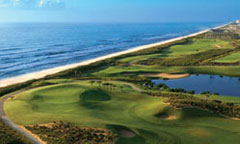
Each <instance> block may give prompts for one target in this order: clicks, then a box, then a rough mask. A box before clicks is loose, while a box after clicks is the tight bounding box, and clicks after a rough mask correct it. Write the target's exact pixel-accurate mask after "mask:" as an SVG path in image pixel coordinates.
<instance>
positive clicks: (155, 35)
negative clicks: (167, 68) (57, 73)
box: [0, 23, 221, 79]
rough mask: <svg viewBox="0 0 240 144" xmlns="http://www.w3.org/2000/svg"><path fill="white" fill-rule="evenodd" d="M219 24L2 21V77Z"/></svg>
mask: <svg viewBox="0 0 240 144" xmlns="http://www.w3.org/2000/svg"><path fill="white" fill-rule="evenodd" d="M220 24H221V23H160V24H156V23H155V24H57V23H52V24H48V23H19V24H17V23H15V24H13V23H12V24H7V23H5V24H0V79H3V78H8V77H12V76H18V75H22V74H26V73H30V72H35V71H39V70H43V69H47V68H52V67H57V66H62V65H66V64H72V63H77V62H81V61H84V60H88V59H91V58H96V57H99V56H103V55H107V54H110V53H114V52H119V51H123V50H127V49H130V48H132V47H135V46H139V45H143V44H150V43H154V42H159V41H163V40H167V39H171V38H175V37H179V36H183V35H188V34H190V33H193V32H197V31H200V30H203V29H206V28H209V27H214V26H216V25H220Z"/></svg>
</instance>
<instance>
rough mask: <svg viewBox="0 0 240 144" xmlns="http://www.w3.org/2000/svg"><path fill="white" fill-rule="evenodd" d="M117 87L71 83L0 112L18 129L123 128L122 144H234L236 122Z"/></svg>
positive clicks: (239, 126) (239, 124)
mask: <svg viewBox="0 0 240 144" xmlns="http://www.w3.org/2000/svg"><path fill="white" fill-rule="evenodd" d="M111 83H113V84H114V85H116V87H114V88H113V87H110V86H103V85H99V84H98V83H94V84H93V85H91V83H90V82H89V81H74V82H68V83H62V84H55V85H52V86H44V87H40V88H35V89H32V90H28V91H26V92H23V93H21V94H19V95H17V96H16V97H15V98H14V99H9V100H8V101H7V102H6V103H5V110H6V112H7V114H8V116H9V117H10V119H11V120H13V121H14V122H16V123H17V124H20V125H32V124H43V123H50V122H53V121H60V120H63V121H66V122H71V123H74V124H77V125H79V126H80V127H100V128H103V127H105V128H106V127H107V128H110V129H114V128H115V127H125V128H126V129H129V130H131V132H130V133H133V132H134V133H135V134H132V135H133V136H129V137H128V136H124V135H122V136H121V135H120V139H119V141H118V143H123V144H128V143H129V144H130V143H131V144H134V143H136V144H141V143H151V144H179V143H183V144H203V143H204V144H205V143H206V144H207V143H211V144H226V143H227V144H238V143H239V141H240V121H234V120H230V119H226V118H222V117H220V116H218V115H214V114H212V113H209V112H206V111H202V110H197V109H190V108H189V109H182V110H173V109H172V108H170V107H169V106H168V104H165V103H164V102H163V101H164V99H163V98H156V97H150V96H146V95H144V94H141V93H140V92H139V91H136V90H137V89H136V88H132V87H131V86H130V85H126V84H123V83H121V82H111Z"/></svg>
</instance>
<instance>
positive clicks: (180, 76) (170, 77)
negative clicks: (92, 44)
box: [147, 73, 190, 79]
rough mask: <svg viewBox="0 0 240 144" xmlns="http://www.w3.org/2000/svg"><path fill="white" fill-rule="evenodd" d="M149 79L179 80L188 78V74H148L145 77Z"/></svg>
mask: <svg viewBox="0 0 240 144" xmlns="http://www.w3.org/2000/svg"><path fill="white" fill-rule="evenodd" d="M147 76H149V77H160V78H167V79H180V78H185V77H188V76H190V74H168V73H160V74H150V75H147Z"/></svg>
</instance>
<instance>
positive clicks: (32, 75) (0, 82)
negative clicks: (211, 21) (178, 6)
mask: <svg viewBox="0 0 240 144" xmlns="http://www.w3.org/2000/svg"><path fill="white" fill-rule="evenodd" d="M226 25H228V24H225V25H222V26H218V27H215V29H218V28H221V27H224V26H226ZM209 30H210V29H206V30H203V31H200V32H196V33H193V34H190V35H187V36H182V37H177V38H173V39H170V40H166V41H162V42H157V43H153V44H148V45H143V46H139V47H135V48H132V49H129V50H125V51H121V52H116V53H113V54H109V55H106V56H101V57H98V58H94V59H91V60H87V61H83V62H80V63H76V64H69V65H66V66H60V67H56V68H51V69H46V70H42V71H39V72H34V73H29V74H25V75H21V76H17V77H11V78H7V79H2V80H0V87H5V86H9V85H13V84H17V83H22V82H26V81H28V80H32V79H40V78H43V77H45V76H47V75H52V74H56V73H58V72H61V71H64V70H68V69H72V68H76V67H79V66H85V65H89V64H92V63H95V62H98V61H101V60H105V59H108V58H113V57H117V56H120V55H124V54H128V53H133V52H137V51H139V50H144V49H149V48H152V47H156V46H160V45H163V44H167V43H171V42H174V41H178V40H182V39H186V38H190V37H195V36H197V35H200V34H204V33H206V32H208V31H209Z"/></svg>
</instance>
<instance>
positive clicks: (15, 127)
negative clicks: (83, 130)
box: [0, 91, 45, 144]
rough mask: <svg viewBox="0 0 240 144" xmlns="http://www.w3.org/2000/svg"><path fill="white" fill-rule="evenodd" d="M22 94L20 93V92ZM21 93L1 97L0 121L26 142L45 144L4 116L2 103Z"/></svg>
mask: <svg viewBox="0 0 240 144" xmlns="http://www.w3.org/2000/svg"><path fill="white" fill-rule="evenodd" d="M21 92H22V91H21ZM21 92H17V93H13V94H10V95H7V96H5V97H3V98H2V99H0V118H1V119H2V121H3V122H4V123H5V124H6V125H7V126H9V127H10V128H12V129H14V130H15V131H17V132H18V133H19V134H21V135H23V136H25V137H26V138H27V139H28V140H30V141H31V142H32V143H33V144H45V143H44V142H42V141H41V140H40V139H39V138H38V137H37V136H36V135H33V134H32V133H30V132H29V131H27V130H26V129H25V128H23V127H22V126H18V125H16V124H15V123H13V122H12V121H11V120H10V119H9V118H8V117H7V115H6V113H5V111H4V103H5V102H6V101H7V100H8V99H9V98H12V97H14V95H16V94H19V93H21Z"/></svg>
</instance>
